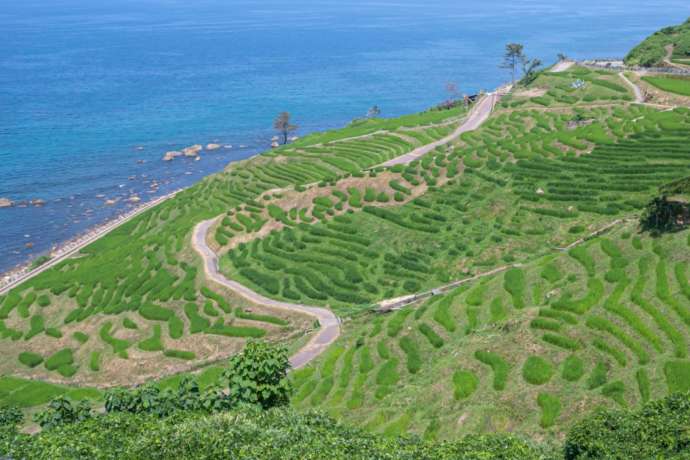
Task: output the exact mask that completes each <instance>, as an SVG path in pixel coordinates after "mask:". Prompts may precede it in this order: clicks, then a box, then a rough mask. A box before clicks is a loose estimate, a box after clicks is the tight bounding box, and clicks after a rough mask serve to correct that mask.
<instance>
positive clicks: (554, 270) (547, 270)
mask: <svg viewBox="0 0 690 460" xmlns="http://www.w3.org/2000/svg"><path fill="white" fill-rule="evenodd" d="M541 277H542V278H544V279H545V280H546V281H548V282H549V283H552V284H553V283H555V282H557V281H560V280H561V279H562V278H563V274H562V273H561V272H560V270H558V267H556V265H554V264H552V263H551V264H548V265H546V266H545V267H544V268H543V269H542V271H541Z"/></svg>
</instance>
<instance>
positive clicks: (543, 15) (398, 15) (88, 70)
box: [0, 0, 690, 272]
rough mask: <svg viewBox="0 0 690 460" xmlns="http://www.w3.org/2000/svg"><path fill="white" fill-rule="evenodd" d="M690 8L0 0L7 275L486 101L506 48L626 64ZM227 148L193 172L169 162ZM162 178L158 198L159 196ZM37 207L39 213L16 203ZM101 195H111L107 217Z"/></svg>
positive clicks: (1, 227) (0, 218) (2, 231)
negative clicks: (236, 176)
mask: <svg viewBox="0 0 690 460" xmlns="http://www.w3.org/2000/svg"><path fill="white" fill-rule="evenodd" d="M688 16H690V6H689V4H688V1H687V0H655V1H653V2H642V1H632V2H631V1H629V0H597V1H593V0H578V1H575V2H574V1H570V0H568V1H564V0H548V1H543V0H527V1H516V0H482V1H462V0H426V1H423V2H421V1H415V0H373V1H372V0H369V1H364V0H346V1H343V0H338V1H331V0H329V1H317V0H312V1H307V0H281V1H277V0H261V1H257V0H253V1H245V0H194V1H191V0H111V1H104V0H40V1H39V0H0V197H5V198H9V199H11V200H13V201H15V202H17V203H18V204H20V206H15V207H13V208H8V209H0V272H2V271H5V270H8V269H10V268H12V267H14V266H16V265H17V264H20V263H23V262H26V261H27V260H29V259H30V258H32V257H36V256H37V255H39V254H41V253H45V252H46V251H48V250H49V249H50V248H51V247H52V246H53V245H55V244H58V243H60V242H63V241H65V240H67V239H69V238H72V237H74V236H75V235H78V234H81V233H83V232H85V231H87V230H88V229H89V228H92V227H93V226H94V225H96V224H98V223H102V222H103V221H105V220H107V219H110V218H113V217H114V216H116V215H117V214H120V213H122V212H124V211H126V210H127V209H128V208H129V207H131V206H133V205H132V204H131V203H129V202H128V201H127V199H128V198H129V197H131V196H132V195H137V196H139V197H140V198H141V199H142V200H143V201H146V200H149V199H152V198H154V197H156V196H160V195H161V194H165V193H168V192H170V191H172V190H175V189H178V188H181V187H185V186H188V185H190V184H192V183H194V182H195V181H197V180H199V179H200V178H201V177H203V176H204V175H207V174H210V173H212V172H214V171H218V170H220V169H222V168H223V166H224V165H225V164H227V163H228V162H229V161H233V160H238V159H243V158H246V157H248V156H250V155H253V154H255V153H258V152H260V151H262V150H264V149H266V148H267V147H268V145H269V144H270V139H271V137H272V136H273V135H274V133H273V132H272V131H271V127H272V121H273V119H274V117H275V115H276V114H277V113H278V112H280V111H289V112H290V113H291V114H292V116H293V120H294V122H295V123H297V124H298V125H299V126H300V130H299V132H298V133H297V134H298V135H304V134H306V133H308V132H310V131H314V130H321V129H326V128H334V127H339V126H342V125H344V124H346V123H347V122H348V121H349V120H352V119H353V118H355V117H358V116H362V115H364V114H365V113H366V111H367V109H368V108H369V107H370V106H372V105H374V104H376V105H378V106H379V107H381V109H382V112H383V113H382V115H383V116H395V115H401V114H404V113H408V112H415V111H420V110H423V109H425V108H428V107H430V106H432V105H434V104H436V103H438V102H439V101H441V100H442V99H444V98H445V97H446V93H445V86H446V83H448V82H455V83H456V84H457V85H458V87H459V88H460V91H461V92H465V93H474V92H476V91H478V90H479V89H493V88H495V87H496V86H498V85H500V84H501V83H502V82H504V81H505V80H507V79H508V74H507V73H506V71H505V70H501V69H499V68H498V65H499V63H500V60H501V55H502V51H503V48H504V46H505V44H506V43H508V42H520V43H523V44H524V45H525V48H526V53H527V54H528V55H529V56H531V57H538V58H540V59H542V60H544V61H545V62H553V61H554V60H555V58H556V54H557V53H561V52H562V53H565V54H567V55H568V56H571V57H574V58H592V57H621V56H623V55H624V54H625V52H626V51H627V50H628V49H629V48H630V47H631V46H633V45H634V44H635V43H636V42H638V41H639V40H641V39H642V38H643V37H644V36H646V35H647V34H649V33H650V32H652V31H654V30H656V29H658V28H660V27H662V26H665V25H669V24H674V23H679V22H682V21H684V20H685V19H686V18H687V17H688ZM210 142H217V143H219V144H222V145H227V146H232V148H222V149H219V150H218V151H215V153H208V154H202V159H201V160H200V161H193V160H192V159H176V160H175V161H172V162H163V161H162V159H161V158H162V156H163V154H164V153H165V152H166V151H168V150H173V149H179V148H182V147H184V146H188V145H191V144H197V143H199V144H204V145H205V144H208V143H210ZM153 184H157V185H158V186H157V187H156V186H153ZM35 199H41V200H45V202H46V204H45V206H42V207H36V206H32V205H30V204H29V205H26V206H24V205H23V202H27V201H30V200H35ZM106 200H117V202H116V204H114V205H107V204H106Z"/></svg>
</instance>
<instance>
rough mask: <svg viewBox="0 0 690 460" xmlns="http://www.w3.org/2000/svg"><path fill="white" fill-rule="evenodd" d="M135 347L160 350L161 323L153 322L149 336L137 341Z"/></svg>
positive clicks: (145, 349)
mask: <svg viewBox="0 0 690 460" xmlns="http://www.w3.org/2000/svg"><path fill="white" fill-rule="evenodd" d="M137 347H139V349H140V350H143V351H162V350H163V343H162V342H161V325H160V324H154V325H153V331H152V333H151V337H149V338H147V339H145V340H142V341H141V342H139V343H138V344H137Z"/></svg>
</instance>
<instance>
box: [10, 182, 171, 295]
mask: <svg viewBox="0 0 690 460" xmlns="http://www.w3.org/2000/svg"><path fill="white" fill-rule="evenodd" d="M182 190H184V189H179V190H175V191H174V192H171V193H168V194H167V195H163V196H160V197H158V198H156V199H154V200H151V201H148V202H146V203H142V204H141V205H139V206H136V207H134V208H132V209H130V210H128V211H127V212H124V213H122V214H119V215H118V216H116V217H114V218H112V219H109V220H107V221H105V222H103V223H101V224H99V225H97V226H95V227H93V228H92V229H90V230H88V231H87V232H86V233H83V234H81V235H78V236H75V237H74V238H71V239H69V240H67V241H65V242H63V243H60V244H59V245H56V246H55V247H54V248H53V249H52V250H51V251H50V254H49V255H48V256H47V257H48V259H46V261H45V262H44V263H43V264H41V265H39V266H37V267H34V261H35V259H34V260H30V261H27V262H26V263H24V264H22V265H20V266H18V267H16V268H14V269H11V270H9V271H6V272H4V273H0V295H2V294H5V293H6V292H7V291H9V290H10V289H12V288H13V287H14V286H16V285H18V284H20V283H21V282H23V281H24V280H25V279H27V278H29V277H31V276H34V275H36V274H38V273H40V272H41V271H43V270H46V269H47V268H49V267H50V266H52V265H54V264H56V263H57V262H59V261H61V260H63V259H65V258H67V257H69V256H71V255H73V254H74V253H76V252H78V251H79V250H80V249H81V248H83V247H85V246H87V245H89V244H91V243H93V242H94V241H96V240H98V239H99V238H101V237H102V236H104V235H105V234H106V233H108V232H110V231H111V230H114V229H115V228H117V227H119V226H120V225H122V224H124V223H125V222H127V221H128V220H130V219H132V218H133V217H135V216H136V215H138V214H141V213H142V212H144V211H145V210H147V209H149V208H152V207H154V206H156V205H158V204H160V203H162V202H163V201H166V200H168V199H170V198H172V197H173V196H175V195H177V194H178V193H179V192H180V191H182Z"/></svg>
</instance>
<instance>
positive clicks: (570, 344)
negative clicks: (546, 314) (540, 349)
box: [541, 332, 580, 351]
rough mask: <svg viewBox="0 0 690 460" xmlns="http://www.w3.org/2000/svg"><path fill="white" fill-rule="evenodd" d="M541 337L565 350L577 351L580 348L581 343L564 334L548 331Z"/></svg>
mask: <svg viewBox="0 0 690 460" xmlns="http://www.w3.org/2000/svg"><path fill="white" fill-rule="evenodd" d="M541 338H542V340H543V341H544V342H547V343H550V344H551V345H555V346H557V347H560V348H563V349H565V350H571V351H575V350H578V349H579V348H580V344H579V343H578V342H577V340H574V339H571V338H570V337H566V336H564V335H558V334H552V333H550V332H547V333H546V334H544V335H542V336H541Z"/></svg>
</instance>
